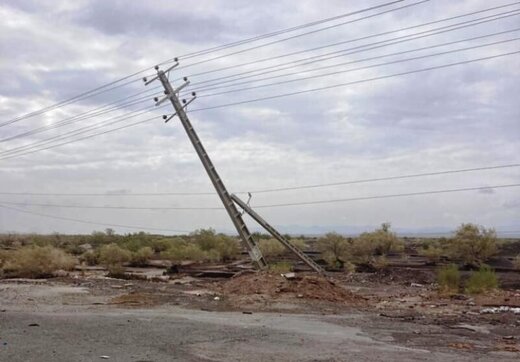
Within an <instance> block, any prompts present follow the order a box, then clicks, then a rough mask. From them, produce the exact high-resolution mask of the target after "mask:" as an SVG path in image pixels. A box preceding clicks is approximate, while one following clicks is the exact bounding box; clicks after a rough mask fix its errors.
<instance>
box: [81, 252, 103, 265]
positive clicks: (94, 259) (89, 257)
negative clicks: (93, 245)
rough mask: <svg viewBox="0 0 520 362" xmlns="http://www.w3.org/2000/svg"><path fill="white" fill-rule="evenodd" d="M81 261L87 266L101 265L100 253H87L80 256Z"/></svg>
mask: <svg viewBox="0 0 520 362" xmlns="http://www.w3.org/2000/svg"><path fill="white" fill-rule="evenodd" d="M80 260H81V261H83V262H85V263H86V264H87V265H90V266H93V265H98V263H99V252H96V251H94V250H88V251H85V252H84V253H83V254H81V256H80Z"/></svg>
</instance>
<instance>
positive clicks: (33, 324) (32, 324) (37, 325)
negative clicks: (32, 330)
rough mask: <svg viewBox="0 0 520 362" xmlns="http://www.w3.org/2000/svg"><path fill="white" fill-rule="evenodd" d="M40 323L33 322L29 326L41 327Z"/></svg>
mask: <svg viewBox="0 0 520 362" xmlns="http://www.w3.org/2000/svg"><path fill="white" fill-rule="evenodd" d="M39 326H40V325H39V324H38V323H31V324H29V327H39Z"/></svg>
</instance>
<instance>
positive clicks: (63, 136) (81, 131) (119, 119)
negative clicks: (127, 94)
mask: <svg viewBox="0 0 520 362" xmlns="http://www.w3.org/2000/svg"><path fill="white" fill-rule="evenodd" d="M155 109H156V107H155V106H146V107H143V108H140V109H138V110H135V111H131V112H127V113H125V114H122V115H119V116H115V117H112V118H109V119H107V120H104V121H101V122H97V123H94V124H92V125H88V126H85V127H81V128H76V129H73V130H70V131H68V132H65V133H62V134H58V135H56V136H52V137H49V138H45V139H43V140H39V141H35V142H33V143H30V144H28V145H23V146H19V147H15V148H11V149H8V150H5V151H2V152H0V156H2V155H7V157H10V155H12V154H17V153H19V152H24V151H27V150H30V149H33V148H35V147H36V148H37V147H39V146H41V145H45V144H48V143H52V142H55V141H60V140H63V139H66V138H69V137H73V136H77V135H80V134H84V133H87V132H90V131H92V130H96V129H100V128H103V127H107V126H110V125H113V124H116V123H121V122H124V121H126V120H127V119H129V118H133V117H137V116H140V115H143V114H146V113H150V112H152V111H154V110H155ZM108 121H110V122H108ZM3 158H4V157H0V159H3Z"/></svg>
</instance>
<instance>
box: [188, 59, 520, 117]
mask: <svg viewBox="0 0 520 362" xmlns="http://www.w3.org/2000/svg"><path fill="white" fill-rule="evenodd" d="M518 53H520V51H514V52H508V53H502V54H498V55H493V56H488V57H482V58H475V59H469V60H465V61H460V62H455V63H448V64H443V65H437V66H432V67H427V68H421V69H414V70H410V71H406V72H401V73H394V74H389V75H384V76H380V77H374V78H368V79H361V80H357V81H352V82H347V83H339V84H334V85H330V86H324V87H319V88H311V89H305V90H301V91H296V92H289V93H281V94H276V95H273V96H267V97H260V98H253V99H247V100H244V101H238V102H232V103H224V104H219V105H215V106H209V107H203V108H196V109H192V110H191V112H200V111H206V110H211V109H219V108H225V107H230V106H236V105H242V104H248V103H254V102H260V101H265V100H270V99H277V98H283V97H290V96H294V95H299V94H305V93H311V92H319V91H322V90H327V89H333V88H339V87H345V86H349V85H355V84H362V83H366V82H372V81H376V80H383V79H389V78H394V77H399V76H403V75H409V74H416V73H422V72H428V71H431V70H436V69H444V68H449V67H454V66H457V65H463V64H470V63H474V62H479V61H483V60H490V59H496V58H500V57H505V56H509V55H514V54H518Z"/></svg>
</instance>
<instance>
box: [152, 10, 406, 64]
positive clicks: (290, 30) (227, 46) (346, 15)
mask: <svg viewBox="0 0 520 362" xmlns="http://www.w3.org/2000/svg"><path fill="white" fill-rule="evenodd" d="M403 1H404V0H399V1H393V2H389V3H385V4H381V5H377V6H374V7H372V8H367V9H363V10H361V11H359V10H358V11H354V12H350V13H345V14H340V15H337V16H333V17H330V18H325V19H321V20H317V21H313V22H310V23H306V24H302V25H297V26H294V27H291V28H285V29H281V30H277V31H274V32H271V33H267V34H262V35H257V36H254V37H251V38H247V39H243V40H239V41H236V42H232V43H228V44H224V45H219V46H216V47H213V48H207V49H204V50H201V51H197V52H193V53H188V54H185V55H182V56H179V57H178V58H179V59H189V58H193V57H197V56H201V55H206V54H208V53H213V52H215V51H219V50H222V49H227V48H232V47H236V46H239V45H243V44H246V43H251V42H255V41H258V40H262V39H266V38H270V37H273V36H277V35H281V34H285V33H289V32H292V31H295V30H300V29H304V28H308V27H311V26H315V25H320V24H323V23H326V22H330V21H334V20H338V19H341V18H345V17H348V16H352V15H355V14H356V13H360V12H366V11H369V10H375V9H377V8H380V7H383V6H388V5H393V4H396V3H399V2H403ZM173 59H174V58H171V59H168V60H165V61H163V62H162V63H161V64H164V63H168V62H171V61H172V60H173Z"/></svg>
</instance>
